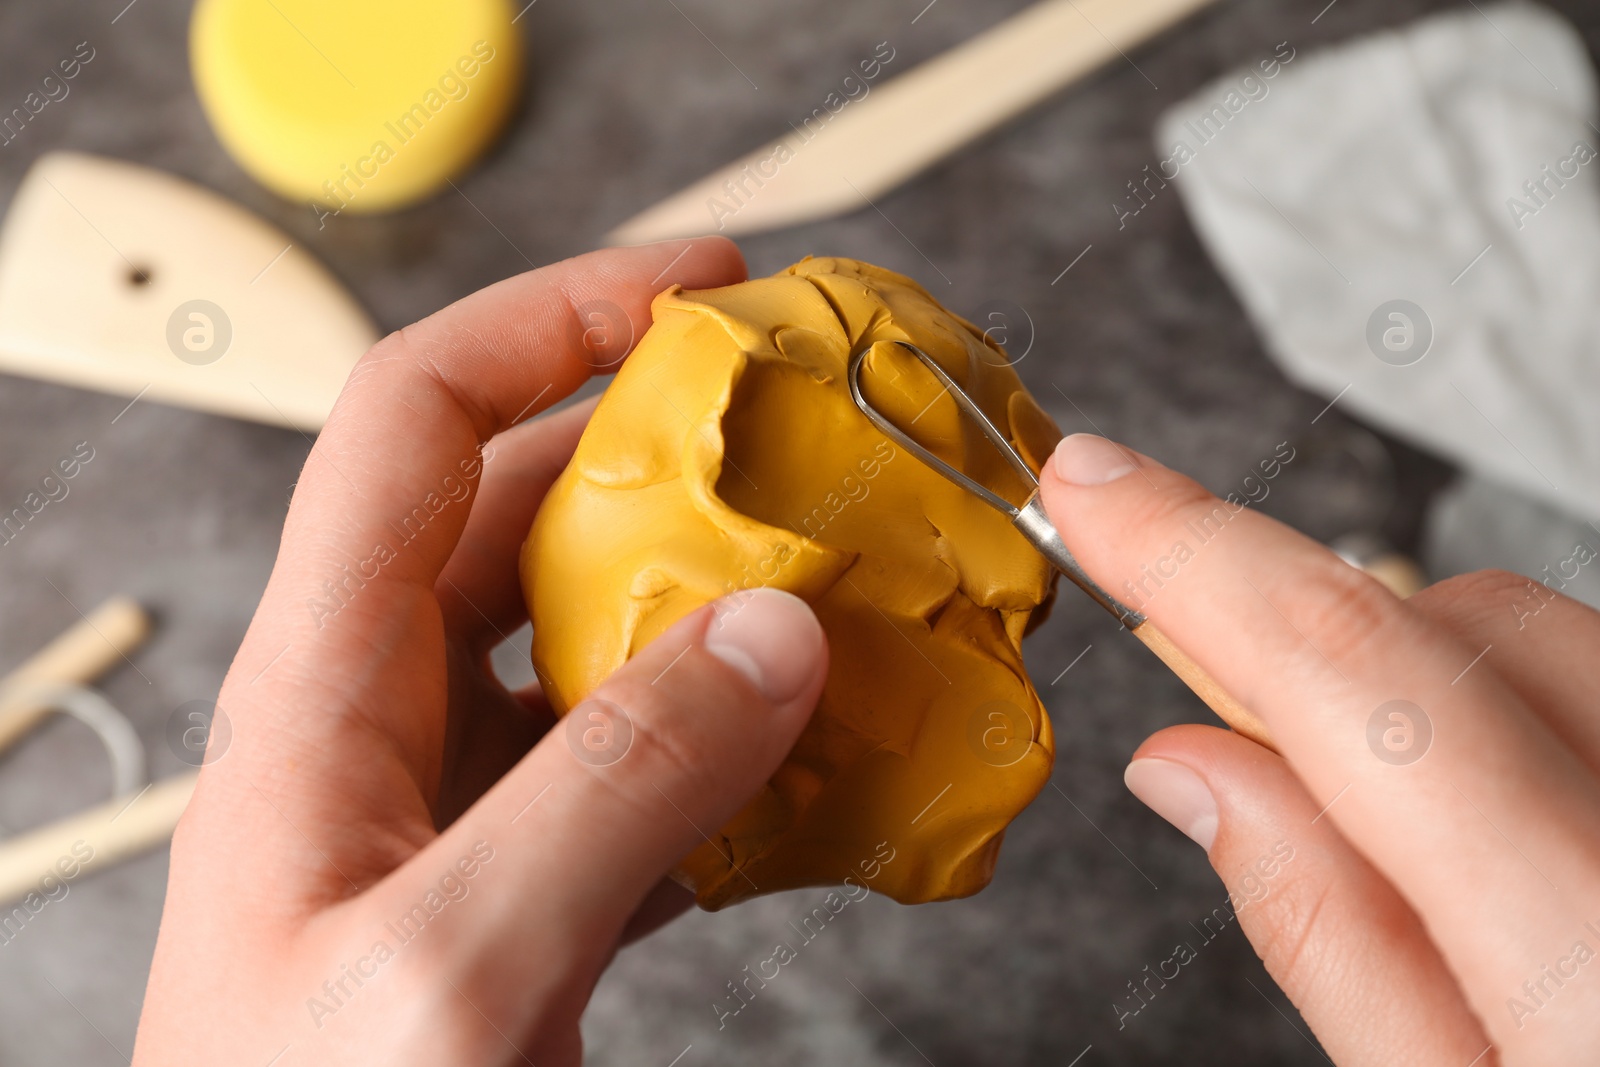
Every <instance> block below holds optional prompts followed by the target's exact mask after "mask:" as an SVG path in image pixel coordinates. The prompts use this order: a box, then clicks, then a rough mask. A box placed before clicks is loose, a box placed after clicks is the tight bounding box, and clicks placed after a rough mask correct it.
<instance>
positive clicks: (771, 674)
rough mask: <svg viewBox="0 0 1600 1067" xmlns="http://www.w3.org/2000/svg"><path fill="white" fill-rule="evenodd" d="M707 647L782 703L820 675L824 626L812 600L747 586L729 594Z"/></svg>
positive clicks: (708, 632)
mask: <svg viewBox="0 0 1600 1067" xmlns="http://www.w3.org/2000/svg"><path fill="white" fill-rule="evenodd" d="M705 647H706V651H707V652H709V653H711V654H712V655H713V656H716V657H717V658H718V659H720V660H722V661H723V662H724V663H726V664H727V665H728V666H730V667H732V668H733V669H734V670H736V671H738V672H739V673H741V674H743V675H744V676H745V677H747V678H749V679H750V681H751V682H752V683H753V684H754V685H755V687H756V688H757V689H759V690H761V694H762V695H763V696H765V697H766V698H767V699H768V700H769V701H771V702H772V703H774V704H782V703H783V702H784V701H787V700H790V699H792V698H793V697H796V696H798V695H799V694H800V691H801V690H803V689H805V687H806V686H807V685H808V684H809V683H810V682H811V681H812V679H813V678H815V676H816V672H817V666H818V658H819V655H820V653H821V650H822V627H821V626H820V625H818V623H817V617H816V615H814V614H813V613H812V611H811V607H810V605H808V604H807V603H806V602H805V601H804V600H801V599H800V598H799V597H797V596H795V595H794V594H793V593H786V592H784V591H783V590H782V589H766V588H762V589H747V590H744V591H743V592H739V593H734V594H733V595H732V596H729V597H724V598H723V600H722V601H721V602H720V603H719V604H718V605H717V611H716V615H715V616H714V617H713V618H712V620H711V626H710V628H709V629H707V630H706V637H705Z"/></svg>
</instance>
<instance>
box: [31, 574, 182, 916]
mask: <svg viewBox="0 0 1600 1067" xmlns="http://www.w3.org/2000/svg"><path fill="white" fill-rule="evenodd" d="M149 632H150V620H149V617H148V616H147V615H146V614H145V612H144V609H143V608H141V607H140V606H139V605H138V604H136V603H134V602H133V601H131V600H128V599H127V598H125V597H116V598H113V599H111V600H108V601H106V602H105V603H104V604H102V605H100V607H98V608H96V609H95V610H94V611H93V612H91V613H90V614H89V615H88V616H87V617H86V618H84V619H83V620H82V621H81V622H79V623H78V624H77V625H75V626H73V627H72V628H71V629H69V630H67V631H66V632H65V633H63V634H62V635H61V636H60V637H57V638H56V639H55V640H54V641H52V642H50V643H49V644H48V645H46V646H45V647H44V648H42V649H41V650H39V651H38V652H37V653H35V654H34V655H33V657H32V658H30V659H29V660H28V661H27V662H26V663H24V664H22V666H20V667H18V668H17V669H16V670H14V671H12V672H11V673H10V674H8V675H6V676H5V677H4V678H3V679H0V750H4V749H6V748H9V747H10V746H11V745H12V744H14V743H15V742H16V741H17V740H19V739H20V738H21V737H22V736H23V735H24V734H25V733H26V732H27V731H28V730H29V729H31V728H32V727H33V726H34V725H35V724H36V723H38V722H39V720H40V719H42V718H43V717H44V716H45V715H47V714H49V713H50V711H52V710H53V708H54V705H53V704H52V703H51V702H50V700H49V699H48V697H47V696H45V695H42V694H47V693H48V692H49V691H50V690H51V689H55V688H59V687H61V686H74V685H85V684H87V683H89V682H91V681H93V680H94V679H96V678H97V677H99V676H100V675H101V674H103V673H104V672H105V671H106V670H107V669H109V668H110V667H112V666H114V665H115V664H117V663H120V662H122V660H123V658H124V657H125V656H127V655H128V654H129V653H130V652H132V651H133V650H134V649H135V648H137V647H138V646H139V644H140V643H141V642H142V641H143V640H144V638H145V636H146V635H147V634H148V633H149ZM196 777H197V775H196V774H194V773H184V774H178V775H174V776H172V777H170V778H167V779H164V780H162V781H160V782H156V783H154V784H152V785H148V786H146V787H145V788H144V789H143V790H141V791H139V792H138V793H136V794H134V795H132V796H114V797H112V798H111V799H110V800H107V801H106V802H104V803H103V804H98V805H96V806H95V807H92V808H90V809H88V810H87V811H82V812H79V813H78V814H76V815H70V816H68V817H66V818H64V819H61V820H59V821H57V822H54V823H51V824H50V825H48V826H42V827H40V828H39V829H36V830H30V831H27V832H26V833H22V834H19V835H17V836H16V837H12V838H9V839H7V840H4V841H0V902H9V901H15V900H18V899H22V898H25V897H26V896H27V895H28V894H29V893H38V892H40V891H41V889H40V887H41V884H42V883H44V882H45V880H46V879H47V877H53V878H54V879H56V881H57V882H60V881H64V880H72V879H76V878H77V877H78V876H79V875H80V874H81V873H83V872H84V871H90V870H100V869H102V868H105V867H109V866H111V865H112V864H113V863H116V862H117V861H119V860H121V859H123V858H125V857H128V856H132V855H136V854H137V853H140V852H143V851H144V850H146V849H149V848H154V847H156V846H158V845H160V844H162V843H163V842H165V841H167V840H168V839H170V838H171V836H172V831H173V828H174V827H176V826H177V825H178V819H179V817H180V816H182V814H183V810H184V808H185V806H186V805H187V804H188V802H189V797H190V795H191V794H192V793H193V792H194V785H195V780H196ZM86 857H87V858H86ZM66 870H71V871H72V872H73V873H72V874H71V875H70V876H68V875H66V874H65V873H64V872H65V871H66ZM45 888H46V889H48V888H49V886H48V885H46V886H45ZM5 917H6V916H4V915H0V919H4V918H5Z"/></svg>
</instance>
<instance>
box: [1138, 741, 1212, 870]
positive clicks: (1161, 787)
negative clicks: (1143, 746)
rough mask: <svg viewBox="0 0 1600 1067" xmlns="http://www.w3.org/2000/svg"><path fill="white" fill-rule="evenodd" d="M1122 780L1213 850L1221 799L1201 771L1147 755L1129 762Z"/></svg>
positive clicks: (1147, 801) (1170, 820) (1205, 846)
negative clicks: (1208, 784) (1200, 774)
mask: <svg viewBox="0 0 1600 1067" xmlns="http://www.w3.org/2000/svg"><path fill="white" fill-rule="evenodd" d="M1122 780H1123V781H1124V782H1125V783H1127V786H1128V791H1129V792H1131V793H1132V794H1133V795H1134V796H1136V797H1138V798H1139V799H1140V800H1142V801H1144V803H1145V806H1146V807H1148V808H1149V809H1150V810H1151V811H1153V812H1155V813H1156V814H1157V815H1159V816H1161V817H1162V818H1163V819H1165V820H1167V821H1168V822H1170V823H1171V824H1172V825H1173V826H1176V827H1177V828H1178V829H1180V830H1182V831H1183V832H1184V833H1186V834H1188V835H1189V837H1190V838H1191V839H1192V840H1193V841H1194V843H1195V844H1197V845H1199V846H1200V847H1201V848H1203V849H1205V850H1206V851H1207V852H1210V851H1211V842H1213V841H1215V840H1216V839H1217V801H1216V798H1215V797H1213V796H1212V795H1211V790H1210V789H1208V788H1206V783H1205V782H1204V781H1203V780H1201V778H1200V776H1199V775H1198V774H1196V773H1194V772H1193V771H1191V770H1190V769H1189V768H1187V767H1185V766H1184V765H1183V764H1181V763H1174V762H1173V761H1172V760H1165V759H1148V758H1147V759H1136V760H1134V761H1133V762H1132V763H1130V764H1128V769H1127V770H1125V771H1123V772H1122Z"/></svg>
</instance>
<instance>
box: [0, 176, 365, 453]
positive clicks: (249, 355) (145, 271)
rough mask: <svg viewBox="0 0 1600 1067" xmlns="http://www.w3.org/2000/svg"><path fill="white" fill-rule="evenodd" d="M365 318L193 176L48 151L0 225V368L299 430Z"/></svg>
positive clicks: (294, 251) (314, 420)
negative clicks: (190, 178) (185, 177)
mask: <svg viewBox="0 0 1600 1067" xmlns="http://www.w3.org/2000/svg"><path fill="white" fill-rule="evenodd" d="M377 338H378V332H377V328H376V327H375V326H373V324H372V322H371V320H370V319H368V318H367V315H366V313H365V312H364V311H362V310H361V308H360V307H359V306H358V305H357V304H356V302H355V300H354V299H353V298H352V297H351V296H350V295H349V294H348V293H346V292H345V290H344V287H343V286H342V285H340V284H339V282H338V281H337V280H336V279H335V278H334V277H333V275H331V274H330V273H328V271H327V270H326V269H325V268H324V267H323V266H322V265H321V264H320V263H318V262H317V261H316V260H315V259H313V258H312V257H311V256H310V255H308V254H307V253H306V252H305V251H303V250H301V249H299V248H296V247H295V245H294V243H293V242H292V241H290V239H289V238H288V237H286V236H285V235H284V234H283V232H282V231H280V230H277V229H275V228H274V227H272V226H269V225H267V224H266V223H265V222H262V221H261V220H260V219H258V218H256V217H255V216H254V215H251V214H249V213H248V212H246V211H245V210H244V209H242V208H240V207H237V206H236V205H234V204H232V203H230V202H229V201H227V200H224V199H223V198H222V197H220V196H218V195H217V194H215V193H213V192H210V191H208V190H206V189H202V188H200V187H199V186H197V185H192V184H190V183H189V182H186V181H182V180H180V179H177V178H174V177H171V176H170V175H167V174H163V173H161V172H160V171H156V170H151V169H149V168H147V167H141V166H137V165H135V164H132V163H122V162H118V161H115V160H110V159H102V158H100V157H97V156H89V155H83V154H80V153H77V152H54V153H51V154H49V155H46V156H44V157H43V158H42V159H40V160H39V161H38V162H37V163H35V164H34V165H33V168H32V169H31V170H29V172H28V175H27V177H26V178H25V179H24V181H23V183H22V185H21V187H20V188H19V189H18V190H17V194H16V197H15V198H14V199H13V200H12V202H11V209H10V212H9V213H8V214H7V216H6V221H5V227H4V230H3V231H0V370H4V371H8V372H10V373H13V374H24V375H28V376H31V377H37V378H44V379H47V380H50V381H57V382H63V383H65V384H68V385H75V386H79V387H81V388H85V389H97V390H100V391H101V392H108V393H120V394H122V395H124V396H129V397H146V398H148V399H151V400H159V401H165V402H166V403H169V404H179V405H182V406H185V407H194V408H200V409H202V410H207V411H215V412H219V413H221V414H224V415H232V416H234V417H236V418H241V419H250V420H253V421H255V422H266V423H274V424H278V425H283V426H291V427H294V428H296V429H301V430H314V429H317V428H318V427H320V426H321V425H322V423H323V421H324V420H325V419H326V418H327V416H328V411H329V409H331V408H332V407H333V401H334V399H335V398H336V397H337V396H338V395H339V390H340V389H341V388H342V387H343V386H344V380H345V378H346V377H348V376H349V374H350V368H351V367H353V366H355V362H356V360H357V359H359V358H360V357H361V354H362V353H363V352H365V351H366V350H367V349H368V348H369V347H371V346H372V344H373V342H374V341H376V340H377Z"/></svg>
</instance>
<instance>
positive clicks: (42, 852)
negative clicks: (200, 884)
mask: <svg viewBox="0 0 1600 1067" xmlns="http://www.w3.org/2000/svg"><path fill="white" fill-rule="evenodd" d="M198 777H199V772H189V773H185V774H179V775H174V776H173V777H171V778H167V779H165V780H163V781H161V782H157V783H155V784H154V785H150V786H147V787H146V788H145V789H144V791H143V792H141V793H139V794H137V795H136V796H134V797H132V798H129V797H114V798H112V799H111V800H108V801H106V802H105V803H104V804H100V805H98V806H96V807H93V808H90V809H89V810H87V811H82V812H79V813H78V814H76V815H71V816H68V817H67V818H65V819H62V820H60V821H59V822H55V823H52V824H50V825H49V826H44V827H41V828H39V829H37V830H30V831H28V832H27V833H23V834H19V835H17V836H16V837H13V838H11V839H9V840H7V841H4V842H0V901H4V902H7V903H9V902H11V901H14V900H17V899H19V898H23V897H26V896H27V894H29V893H37V894H39V896H40V898H41V899H48V896H47V894H48V892H49V891H52V886H53V884H54V883H48V882H45V880H46V878H47V877H53V878H54V879H55V880H56V881H57V882H71V881H75V880H76V879H77V878H78V877H80V876H81V875H82V874H83V873H85V872H88V871H98V870H101V869H102V868H105V867H109V866H111V865H112V864H114V863H117V862H118V861H120V860H123V859H125V858H127V857H129V856H132V855H134V854H136V853H139V852H143V851H144V850H146V849H149V848H154V847H156V846H157V845H160V844H162V843H163V842H165V841H166V840H168V839H169V838H170V837H171V836H172V831H173V828H174V827H176V826H177V825H178V819H179V817H180V816H182V815H183V810H184V808H185V807H186V806H188V803H189V797H190V796H191V795H192V794H193V793H194V786H195V781H196V779H197V778H198ZM69 871H70V872H71V873H70V874H68V872H69ZM41 883H44V884H43V885H42V886H41ZM22 910H24V909H21V908H18V909H16V910H14V911H12V912H11V913H9V914H0V939H3V940H10V938H11V937H14V936H15V935H16V929H15V928H16V927H17V925H18V917H17V912H18V911H22ZM22 921H26V920H22Z"/></svg>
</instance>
